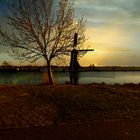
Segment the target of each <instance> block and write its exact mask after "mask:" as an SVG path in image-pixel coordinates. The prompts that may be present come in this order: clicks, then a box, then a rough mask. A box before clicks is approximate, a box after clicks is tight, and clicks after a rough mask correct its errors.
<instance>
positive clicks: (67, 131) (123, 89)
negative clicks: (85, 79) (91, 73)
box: [0, 83, 140, 140]
mask: <svg viewBox="0 0 140 140" xmlns="http://www.w3.org/2000/svg"><path fill="white" fill-rule="evenodd" d="M139 132H140V85H134V84H125V85H119V84H115V85H106V84H104V83H103V84H88V85H77V86H71V85H53V86H45V85H0V139H9V138H10V140H11V139H31V138H32V139H46V138H47V139H58V138H59V139H61V140H63V139H67V140H69V139H72V140H74V139H80V140H81V139H86V140H88V139H89V140H90V139H91V140H94V139H96V140H106V139H108V140H109V139H112V140H115V139H116V140H123V139H124V140H125V139H126V140H131V139H133V140H139V139H140V134H139Z"/></svg>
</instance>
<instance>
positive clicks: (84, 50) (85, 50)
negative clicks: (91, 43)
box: [77, 49, 94, 52]
mask: <svg viewBox="0 0 140 140" xmlns="http://www.w3.org/2000/svg"><path fill="white" fill-rule="evenodd" d="M77 51H78V52H88V51H94V49H83V50H77Z"/></svg>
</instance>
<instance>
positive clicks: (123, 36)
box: [0, 0, 140, 66]
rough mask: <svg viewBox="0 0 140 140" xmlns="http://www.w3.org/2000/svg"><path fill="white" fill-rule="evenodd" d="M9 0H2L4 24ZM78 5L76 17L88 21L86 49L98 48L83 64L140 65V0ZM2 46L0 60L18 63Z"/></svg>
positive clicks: (91, 0)
mask: <svg viewBox="0 0 140 140" xmlns="http://www.w3.org/2000/svg"><path fill="white" fill-rule="evenodd" d="M6 1H7V0H0V23H2V24H5V22H6V20H5V19H4V18H3V15H4V14H5V13H7V5H6ZM74 4H75V15H76V17H77V18H81V17H84V18H85V19H86V20H87V22H86V33H85V34H86V37H87V38H88V41H87V42H86V43H85V48H86V47H88V46H90V47H91V48H93V49H94V50H95V51H94V52H89V53H87V54H86V55H85V56H84V57H82V58H80V59H79V62H80V65H83V66H89V65H93V64H94V65H96V66H140V61H139V60H140V55H139V52H140V39H139V37H140V0H74ZM0 49H1V51H0V53H1V54H0V63H2V62H3V61H4V60H6V61H8V62H10V63H17V62H16V61H14V60H13V58H11V57H9V56H8V54H7V52H6V50H5V49H3V47H1V48H0Z"/></svg>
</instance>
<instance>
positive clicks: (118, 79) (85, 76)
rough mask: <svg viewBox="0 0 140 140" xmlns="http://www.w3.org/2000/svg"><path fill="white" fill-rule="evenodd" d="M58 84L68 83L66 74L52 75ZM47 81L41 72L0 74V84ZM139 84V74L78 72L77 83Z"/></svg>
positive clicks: (57, 73) (45, 75)
mask: <svg viewBox="0 0 140 140" xmlns="http://www.w3.org/2000/svg"><path fill="white" fill-rule="evenodd" d="M53 76H54V80H55V82H56V83H58V84H64V83H66V82H69V73H68V72H55V73H53ZM46 79H47V74H45V73H41V72H0V84H41V83H44V81H46ZM102 82H104V83H108V84H114V83H120V84H124V83H135V84H138V83H140V72H139V71H137V72H134V71H133V72H116V71H115V72H114V71H113V72H93V71H91V72H80V73H79V83H82V84H88V83H102Z"/></svg>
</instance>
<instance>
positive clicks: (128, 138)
mask: <svg viewBox="0 0 140 140" xmlns="http://www.w3.org/2000/svg"><path fill="white" fill-rule="evenodd" d="M32 139H33V140H140V120H127V121H113V122H111V121H110V122H103V123H101V122H96V123H93V124H79V125H78V124H77V125H66V124H65V125H61V126H50V127H45V128H43V127H36V128H25V129H24V128H23V129H7V130H0V140H32Z"/></svg>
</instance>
